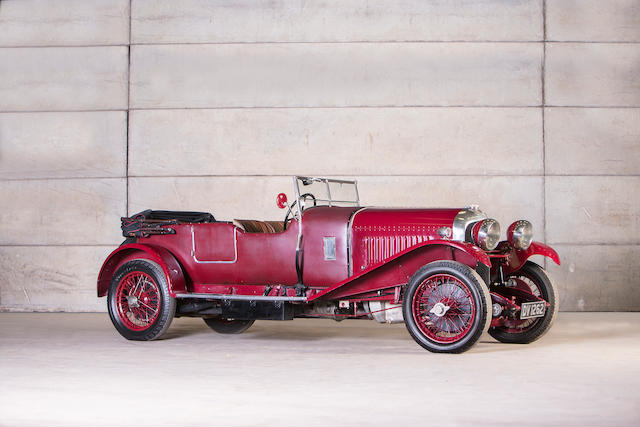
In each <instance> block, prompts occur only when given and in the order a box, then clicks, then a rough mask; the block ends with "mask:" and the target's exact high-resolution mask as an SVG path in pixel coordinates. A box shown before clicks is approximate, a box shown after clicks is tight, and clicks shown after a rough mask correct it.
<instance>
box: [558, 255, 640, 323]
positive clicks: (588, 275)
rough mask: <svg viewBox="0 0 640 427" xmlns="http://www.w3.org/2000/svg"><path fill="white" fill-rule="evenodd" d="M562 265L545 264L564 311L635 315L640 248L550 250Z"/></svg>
mask: <svg viewBox="0 0 640 427" xmlns="http://www.w3.org/2000/svg"><path fill="white" fill-rule="evenodd" d="M554 247H555V249H556V250H557V251H558V253H559V255H560V257H561V259H562V265H561V266H557V265H556V264H554V263H553V262H548V263H547V268H548V270H549V273H550V274H551V275H552V277H553V279H554V283H555V284H556V285H557V286H558V290H559V293H560V309H561V310H565V311H637V310H638V307H639V306H640V287H638V286H637V284H638V283H640V263H638V260H639V259H640V246H571V245H568V246H567V245H558V246H554Z"/></svg>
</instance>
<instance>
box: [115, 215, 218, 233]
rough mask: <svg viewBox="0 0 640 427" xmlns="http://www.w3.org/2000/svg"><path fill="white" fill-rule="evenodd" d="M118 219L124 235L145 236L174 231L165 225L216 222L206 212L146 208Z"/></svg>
mask: <svg viewBox="0 0 640 427" xmlns="http://www.w3.org/2000/svg"><path fill="white" fill-rule="evenodd" d="M120 221H121V223H122V225H121V228H122V235H123V236H124V237H147V236H149V235H151V234H173V233H174V232H175V231H174V230H173V229H171V228H165V226H167V225H174V224H185V223H187V224H200V223H205V222H216V219H215V218H214V217H213V215H212V214H210V213H208V212H189V211H154V210H151V209H147V210H146V211H142V212H138V213H137V214H135V215H132V216H130V217H122V218H120Z"/></svg>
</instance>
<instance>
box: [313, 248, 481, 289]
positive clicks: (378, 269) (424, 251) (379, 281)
mask: <svg viewBox="0 0 640 427" xmlns="http://www.w3.org/2000/svg"><path fill="white" fill-rule="evenodd" d="M438 260H454V261H457V262H460V263H462V264H465V265H468V266H469V267H471V268H473V269H475V268H476V267H478V264H484V265H485V266H487V267H489V266H491V261H490V259H489V256H488V255H487V254H486V253H485V252H484V251H483V250H482V249H480V248H478V247H477V246H474V245H471V244H469V243H464V242H455V241H451V240H429V241H427V242H423V243H422V244H421V245H419V246H413V247H411V248H409V249H406V250H404V251H402V252H399V253H397V254H396V255H394V256H393V257H391V258H388V259H386V260H384V261H383V262H381V263H378V264H375V265H373V266H371V267H370V268H367V269H366V270H363V271H362V272H360V273H358V274H355V275H353V276H351V277H349V278H347V279H346V280H343V281H342V282H339V283H336V284H335V285H333V286H330V287H328V288H327V289H325V290H324V291H322V292H320V293H318V294H316V295H314V296H312V297H310V298H309V301H312V300H315V299H319V298H322V299H338V298H345V297H351V296H354V295H358V294H362V293H365V292H371V291H377V290H382V289H388V288H392V287H395V286H403V285H406V284H407V283H408V282H409V279H411V276H413V274H414V273H415V272H416V271H417V270H418V269H419V268H420V267H422V266H423V265H425V264H428V263H430V262H433V261H438Z"/></svg>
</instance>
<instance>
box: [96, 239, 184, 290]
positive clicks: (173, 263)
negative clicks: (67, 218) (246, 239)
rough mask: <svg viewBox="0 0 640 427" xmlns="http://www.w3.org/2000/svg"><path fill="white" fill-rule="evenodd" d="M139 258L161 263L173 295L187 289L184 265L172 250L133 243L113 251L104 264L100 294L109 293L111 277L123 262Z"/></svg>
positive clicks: (100, 276) (99, 276)
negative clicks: (181, 265) (182, 265)
mask: <svg viewBox="0 0 640 427" xmlns="http://www.w3.org/2000/svg"><path fill="white" fill-rule="evenodd" d="M137 258H143V259H148V260H151V261H154V262H155V263H157V264H158V265H160V267H161V268H162V271H163V272H164V275H165V278H166V279H167V284H168V285H169V295H171V296H172V297H174V298H175V296H176V293H182V292H186V291H187V285H186V280H185V277H184V273H183V271H182V267H180V264H179V263H178V261H177V260H176V258H175V257H174V256H173V255H172V254H171V252H169V251H168V250H166V249H165V248H163V247H160V246H153V245H141V244H138V243H132V244H128V245H123V246H120V247H119V248H118V249H116V250H115V251H113V252H111V254H110V255H109V257H108V258H107V260H106V261H105V262H104V264H103V265H102V268H101V269H100V274H98V296H99V297H103V296H105V295H107V292H108V291H109V283H110V282H111V278H112V277H113V275H114V274H115V272H116V270H117V269H118V267H119V266H120V265H121V264H123V263H124V262H126V261H129V260H132V259H137Z"/></svg>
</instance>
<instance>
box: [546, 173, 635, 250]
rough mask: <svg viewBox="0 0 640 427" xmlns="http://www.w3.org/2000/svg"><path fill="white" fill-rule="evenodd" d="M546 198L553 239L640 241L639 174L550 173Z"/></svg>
mask: <svg viewBox="0 0 640 427" xmlns="http://www.w3.org/2000/svg"><path fill="white" fill-rule="evenodd" d="M546 199H547V208H546V215H547V221H546V223H547V239H548V241H549V242H551V243H564V244H576V243H578V244H596V243H597V244H603V243H604V244H606V243H613V244H639V243H640V177H637V176H632V177H613V176H593V177H588V176H571V177H559V176H557V177H547V179H546Z"/></svg>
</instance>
